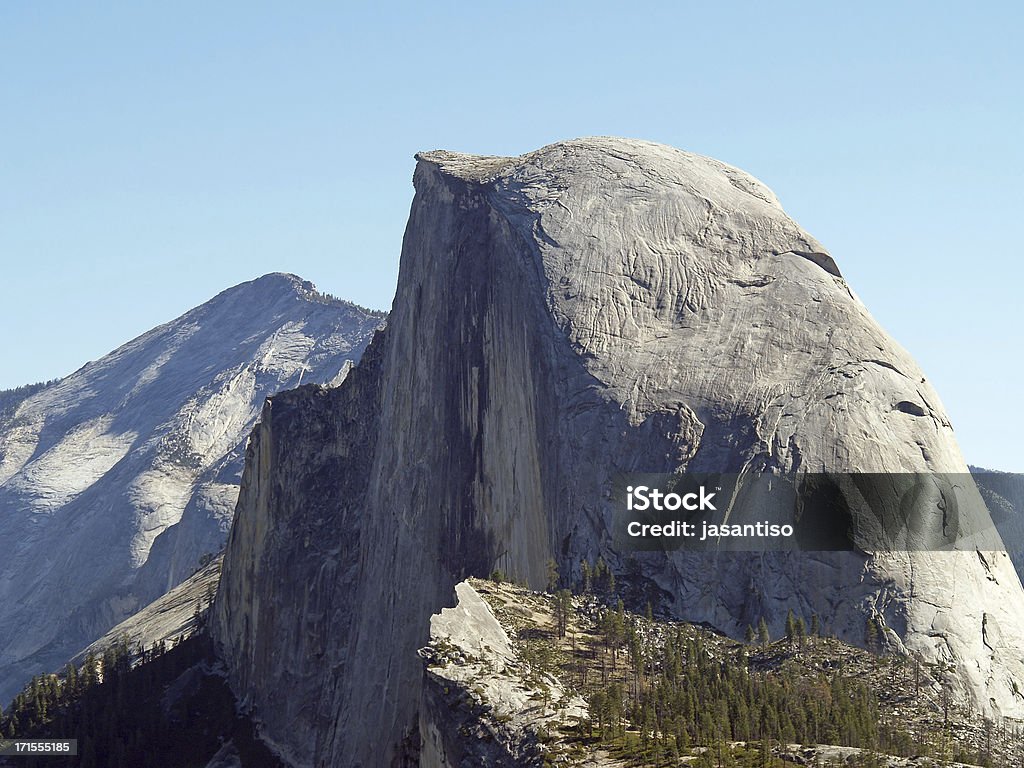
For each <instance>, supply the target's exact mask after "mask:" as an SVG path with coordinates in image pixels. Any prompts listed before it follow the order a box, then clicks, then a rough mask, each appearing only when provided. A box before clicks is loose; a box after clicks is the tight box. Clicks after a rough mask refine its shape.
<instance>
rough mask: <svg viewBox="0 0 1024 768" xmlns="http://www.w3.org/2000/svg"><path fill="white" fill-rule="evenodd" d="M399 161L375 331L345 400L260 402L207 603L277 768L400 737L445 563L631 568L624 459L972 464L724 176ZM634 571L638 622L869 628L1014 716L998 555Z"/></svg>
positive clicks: (827, 266)
mask: <svg viewBox="0 0 1024 768" xmlns="http://www.w3.org/2000/svg"><path fill="white" fill-rule="evenodd" d="M418 160H419V163H418V166H417V169H416V173H415V177H414V184H415V187H416V197H415V199H414V201H413V205H412V211H411V215H410V220H409V224H408V227H407V230H406V235H405V241H404V245H403V251H402V262H401V272H400V278H399V286H398V291H397V294H396V297H395V302H394V306H393V310H392V313H391V316H390V319H389V327H388V329H387V331H386V332H384V333H383V334H381V335H379V336H378V338H377V339H375V341H374V342H373V343H372V344H371V346H370V349H369V350H368V352H367V357H365V358H364V362H363V363H361V364H360V366H358V367H357V368H356V369H355V371H354V373H353V375H351V376H350V377H349V379H348V380H347V381H346V382H345V383H344V384H343V385H342V386H341V387H340V388H339V389H338V390H336V391H321V390H317V389H304V390H299V391H298V392H295V393H288V394H286V395H283V396H280V397H278V398H275V399H274V400H273V401H272V405H271V406H270V407H269V410H268V411H266V412H265V414H264V420H263V423H262V424H261V426H260V427H259V428H258V429H257V431H256V433H255V435H254V439H253V441H252V444H251V446H250V455H249V457H248V462H247V468H246V473H245V478H244V480H243V491H242V494H241V497H240V502H239V509H238V514H237V518H236V522H235V527H234V529H233V531H232V534H231V540H230V543H229V547H228V553H227V557H226V560H225V566H224V578H223V580H222V586H221V590H220V592H219V593H218V597H217V611H216V614H217V615H216V620H215V632H216V634H217V635H218V638H219V640H220V642H221V645H222V650H223V652H224V654H225V655H226V657H227V658H228V660H229V661H230V662H231V665H230V666H231V668H232V670H233V673H232V674H233V680H232V682H233V685H234V686H235V688H236V691H238V692H239V693H240V695H241V696H242V697H243V698H244V700H245V702H246V703H247V704H249V705H252V706H254V707H255V709H256V713H257V716H258V717H259V718H260V719H261V720H263V722H264V724H265V729H264V733H265V734H266V735H267V736H268V737H269V738H270V739H272V740H274V741H275V743H276V744H277V746H278V748H279V749H281V750H282V752H283V753H284V754H286V755H288V756H289V757H290V759H292V761H293V762H294V763H295V764H296V765H364V766H369V765H386V764H389V763H390V762H391V761H392V760H394V761H395V762H396V763H397V762H400V761H401V760H402V759H403V758H404V756H406V755H408V754H409V753H410V750H409V748H408V745H409V744H412V743H414V742H415V740H416V738H415V735H414V733H413V728H414V724H415V722H416V712H415V707H416V701H417V694H418V690H419V686H420V667H419V661H418V658H417V656H416V653H415V651H416V649H417V648H418V647H420V646H422V645H425V644H426V640H427V636H428V631H429V617H430V615H431V614H432V613H434V612H436V611H437V610H438V608H440V607H441V606H442V605H446V604H451V602H452V595H453V593H452V588H453V586H454V584H455V583H456V582H457V581H459V580H461V579H462V578H463V577H465V576H467V575H481V574H487V573H489V572H490V570H491V569H493V568H495V567H500V568H502V569H503V570H505V571H506V572H509V573H511V574H512V575H514V576H516V577H519V578H527V579H529V580H530V582H531V583H532V584H533V585H535V586H539V585H541V584H542V583H543V582H544V579H545V577H544V567H545V563H546V561H547V559H548V558H549V557H554V558H555V559H556V560H557V561H558V562H559V565H560V570H561V572H562V573H563V574H569V575H571V574H573V573H575V572H577V571H578V567H579V566H578V564H579V562H580V559H581V558H583V557H589V558H591V559H594V558H595V557H596V556H597V555H598V554H601V555H603V556H604V558H605V559H606V560H608V561H610V562H611V563H613V564H615V565H616V567H617V568H618V570H619V572H620V573H623V572H625V571H626V570H627V566H626V563H625V562H624V558H623V557H622V556H621V555H620V553H616V552H614V551H612V549H611V539H610V535H609V527H610V523H611V509H610V505H609V502H608V490H609V484H610V478H611V477H612V476H613V475H614V474H615V473H617V472H619V471H649V472H669V471H674V470H677V469H688V470H691V471H720V472H739V471H745V470H750V471H771V472H780V473H790V474H791V473H799V472H816V471H832V472H858V471H860V472H914V471H922V472H924V471H929V472H958V473H966V471H967V469H966V466H965V464H964V462H963V460H962V458H961V456H960V453H959V450H958V448H957V445H956V442H955V440H954V438H953V432H952V429H951V427H950V424H949V421H948V419H947V418H946V415H945V413H944V412H943V410H942V406H941V404H940V402H939V398H938V396H937V395H936V393H935V392H934V390H933V389H932V388H931V386H930V385H929V384H928V383H927V382H926V380H925V378H924V376H923V375H922V374H921V372H920V370H919V369H918V367H917V365H916V364H915V363H914V361H913V360H912V359H911V357H910V356H909V355H908V354H907V353H906V352H905V351H904V350H903V349H902V348H901V347H899V346H898V345H897V344H896V343H895V342H894V341H893V340H892V339H890V338H889V337H888V336H887V335H886V334H885V332H884V331H883V330H882V329H881V328H880V327H879V326H878V324H877V323H876V322H875V321H874V320H873V319H872V318H871V316H870V315H869V313H868V311H867V310H866V309H865V307H864V306H863V305H862V304H861V303H860V301H859V300H858V299H857V298H856V297H855V296H854V295H853V294H852V292H851V291H850V289H849V288H848V286H847V285H846V283H845V281H844V280H843V278H842V277H841V275H840V272H839V269H838V268H837V267H836V264H835V262H834V261H833V260H832V258H831V257H830V256H829V255H828V253H827V252H826V251H825V249H824V248H823V246H821V245H820V244H819V243H817V242H816V241H815V240H814V239H813V238H812V237H811V236H809V235H808V234H807V233H805V232H804V231H803V230H801V229H800V228H799V227H798V226H797V225H796V224H795V223H794V222H793V221H792V220H791V219H789V218H788V217H787V216H786V214H785V213H784V212H783V210H782V208H781V207H780V206H779V204H778V202H777V201H776V199H775V197H774V195H773V194H772V193H771V192H770V191H769V190H768V189H767V188H766V187H764V186H763V185H762V184H760V183H759V182H758V181H756V180H755V179H753V178H751V177H750V176H748V175H746V174H745V173H743V172H741V171H739V170H736V169H734V168H731V167H729V166H726V165H724V164H722V163H719V162H717V161H715V160H711V159H708V158H703V157H699V156H696V155H691V154H688V153H685V152H681V151H678V150H675V149H672V148H669V147H664V146H660V145H655V144H650V143H645V142H638V141H629V140H622V139H584V140H577V141H569V142H564V143H560V144H556V145H552V146H550V147H546V148H544V149H542V150H539V151H538V152H535V153H532V154H528V155H524V156H522V157H519V158H512V159H508V158H487V157H471V156H466V155H457V154H453V153H449V152H431V153H427V154H423V155H420V156H419V157H418ZM965 493H967V494H968V495H969V496H971V497H972V500H976V496H977V494H976V491H975V490H974V489H973V486H972V487H971V488H969V489H967V491H965ZM971 514H983V509H982V512H980V513H971ZM973 525H974V527H975V529H978V528H981V527H983V526H984V521H983V520H980V519H979V520H975V521H974V523H973ZM637 563H638V566H636V567H634V569H633V570H634V573H633V577H634V578H636V579H639V580H642V581H644V582H646V583H647V585H648V587H656V588H657V589H658V590H660V591H659V594H660V603H661V607H662V608H663V609H665V610H667V611H669V612H671V613H674V614H675V615H677V616H679V617H682V618H686V619H690V620H696V621H708V622H710V623H712V624H713V625H715V626H717V627H719V628H721V629H722V630H724V631H727V632H729V633H733V634H742V631H743V628H744V627H745V626H746V624H747V623H756V621H757V620H758V619H759V618H760V617H761V616H762V615H763V616H765V617H766V618H767V620H768V621H769V623H770V624H771V625H772V627H773V632H774V633H776V634H777V633H779V632H780V631H781V629H782V626H783V623H784V619H785V615H786V612H787V610H788V609H789V608H792V609H793V610H794V611H796V612H797V613H800V614H802V615H805V616H809V615H810V614H811V613H812V612H816V613H818V614H819V615H820V616H821V617H822V618H823V622H824V625H825V626H826V628H828V629H830V630H831V631H833V632H835V633H836V634H838V635H840V636H841V637H843V638H844V639H847V640H852V641H854V642H862V641H863V635H864V625H865V617H866V616H869V615H873V616H876V617H878V618H879V619H881V620H882V621H883V622H884V623H885V625H886V626H887V627H888V628H889V629H890V630H892V631H891V632H889V633H887V634H888V636H889V637H890V640H891V641H892V642H894V643H899V642H902V643H903V644H905V645H906V647H907V648H909V649H910V650H912V651H915V652H919V653H921V654H923V655H924V656H925V657H926V658H928V659H933V660H940V659H941V660H946V661H950V662H952V664H953V665H954V666H955V668H956V672H955V684H956V685H957V687H958V689H959V691H960V693H961V695H962V696H963V697H964V698H965V700H968V701H970V702H972V703H973V704H974V705H975V706H977V707H978V708H982V709H986V710H988V711H992V712H1000V713H1002V714H1018V715H1019V714H1022V713H1024V707H1022V699H1021V697H1020V696H1019V695H1018V694H1015V693H1014V690H1015V687H1014V686H1015V681H1016V685H1017V686H1018V687H1019V688H1020V690H1024V670H1022V669H1021V665H1020V661H1019V660H1018V659H1017V656H1016V653H1015V649H1016V648H1020V647H1022V643H1024V631H1022V620H1021V613H1022V611H1024V594H1022V589H1021V585H1020V581H1019V580H1018V578H1017V576H1016V574H1015V573H1014V571H1013V568H1012V566H1011V564H1010V562H1009V560H1008V559H1007V557H1006V556H1005V554H1003V553H992V552H986V553H984V554H983V555H978V554H977V553H976V552H974V551H973V550H971V551H966V552H965V551H952V552H942V553H935V552H910V553H888V554H877V555H874V556H860V555H855V554H853V553H812V554H808V553H805V554H764V555H761V554H742V553H731V554H720V555H717V556H716V555H714V554H692V553H691V554H682V553H679V554H675V555H669V556H666V555H664V554H659V555H655V554H648V555H643V556H640V557H638V558H637ZM284 690H286V691H289V695H288V696H281V695H280V691H284ZM293 692H294V693H293Z"/></svg>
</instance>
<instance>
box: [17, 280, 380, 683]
mask: <svg viewBox="0 0 1024 768" xmlns="http://www.w3.org/2000/svg"><path fill="white" fill-rule="evenodd" d="M383 321H384V316H383V314H382V313H373V312H369V311H367V310H363V309H361V308H359V307H356V306H354V305H352V304H349V303H347V302H342V301H338V300H335V299H331V298H329V297H326V296H324V295H321V294H319V293H317V292H316V290H315V289H314V287H313V285H312V284H311V283H308V282H305V281H302V280H300V279H299V278H297V277H295V276H294V275H285V274H272V275H266V276H264V277H262V278H259V279H258V280H253V281H251V282H248V283H244V284H242V285H239V286H236V287H234V288H231V289H229V290H226V291H224V292H223V293H221V294H220V295H218V296H216V297H215V298H213V299H212V300H210V301H209V302H207V303H205V304H203V305H202V306H200V307H197V308H196V309H193V310H191V311H190V312H187V313H186V314H184V315H182V316H181V317H180V318H178V319H176V320H173V321H171V322H169V323H166V324H165V325H162V326H160V327H158V328H155V329H153V330H152V331H149V332H148V333H146V334H143V335H142V336H140V337H139V338H137V339H135V340H133V341H130V342H128V343H127V344H125V345H124V346H122V347H120V348H119V349H117V350H115V351H114V352H111V353H110V354H109V355H106V356H105V357H103V358H102V359H100V360H97V361H95V362H91V363H88V364H87V365H85V366H83V367H82V368H81V369H80V370H78V371H76V372H75V373H73V374H71V375H70V376H67V377H65V378H63V379H61V380H60V381H57V382H55V383H51V384H49V385H48V386H46V387H44V388H43V389H41V390H39V391H36V392H33V393H31V394H30V396H28V397H26V398H24V399H21V400H19V401H17V402H14V403H9V407H6V408H4V409H3V412H2V413H0V552H2V553H3V554H2V555H0V701H3V702H6V701H8V700H9V699H10V697H11V696H13V695H14V693H15V692H16V691H17V690H18V689H19V688H20V687H21V685H22V684H23V683H25V682H26V681H27V679H28V678H29V677H31V676H32V675H33V674H36V673H39V672H47V671H51V670H53V669H57V668H59V667H60V666H62V665H63V663H64V662H65V661H66V660H67V659H68V657H69V656H71V654H73V653H75V652H76V651H78V650H80V649H81V648H82V647H83V646H85V645H87V644H88V643H90V642H92V641H93V640H95V639H96V638H98V637H99V636H101V635H102V634H103V633H104V632H106V631H107V630H108V629H110V628H111V627H112V626H113V625H115V624H116V623H118V622H120V621H122V620H123V619H125V618H126V617H128V616H130V615H131V614H132V613H134V612H135V611H137V610H138V609H139V608H141V607H142V606H144V605H146V604H147V603H150V602H151V601H152V600H154V599H155V598H157V597H158V596H160V595H161V594H163V593H165V592H166V591H167V590H168V589H170V588H171V587H173V586H174V585H175V584H178V583H179V582H181V581H183V580H184V579H186V578H188V577H189V575H190V574H192V572H193V571H194V570H195V568H196V566H197V565H198V563H199V560H200V558H201V557H202V556H203V555H204V554H213V553H216V552H219V551H220V549H221V548H222V547H223V545H224V542H225V540H226V538H227V529H228V526H229V525H230V521H231V515H232V513H233V511H234V506H235V503H236V502H237V497H238V480H239V476H240V474H241V470H242V461H243V456H244V450H245V440H246V438H247V436H248V434H249V432H250V431H251V430H252V427H253V425H254V423H255V421H256V418H257V416H258V415H259V412H260V409H261V407H262V404H263V400H264V399H265V398H266V397H267V396H268V395H271V394H273V393H275V392H277V391H279V390H281V389H283V388H286V387H292V386H295V385H297V384H299V383H302V382H321V383H327V382H331V381H338V380H340V378H341V377H343V375H344V373H345V371H347V369H348V367H349V366H350V365H351V363H352V361H354V360H356V359H358V357H359V355H360V354H361V353H362V350H363V349H364V348H365V346H366V344H367V343H368V342H369V340H370V337H371V336H372V334H373V331H374V329H375V328H377V327H378V326H380V325H381V324H382V323H383Z"/></svg>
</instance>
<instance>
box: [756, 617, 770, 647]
mask: <svg viewBox="0 0 1024 768" xmlns="http://www.w3.org/2000/svg"><path fill="white" fill-rule="evenodd" d="M757 637H758V640H760V642H761V650H762V651H763V650H766V649H767V648H768V643H770V642H771V641H772V636H771V635H770V634H769V633H768V622H767V621H765V620H764V616H762V617H761V621H760V622H759V623H758V625H757Z"/></svg>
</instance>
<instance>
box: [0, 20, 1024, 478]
mask: <svg viewBox="0 0 1024 768" xmlns="http://www.w3.org/2000/svg"><path fill="white" fill-rule="evenodd" d="M345 5H346V4H343V3H269V2H244V3H242V2H237V3H231V2H220V3H205V2H204V3H189V2H175V3H156V2H137V1H135V2H109V3H103V4H99V3H83V2H77V3H76V2H67V3H40V2H7V3H3V4H2V5H0V258H2V265H3V272H2V282H0V286H2V287H0V291H2V293H0V297H2V302H0V322H2V330H3V336H2V338H3V354H2V356H0V387H9V386H14V385H17V384H21V383H26V382H30V381H36V380H39V379H45V378H51V377H56V376H60V375H63V374H66V373H69V372H70V371H72V370H74V369H76V368H78V367H79V366H80V365H82V364H83V363H84V362H86V361H87V360H90V359H94V358H96V357H99V356H101V355H102V354H104V353H106V352H107V351H109V350H111V349H113V348H114V347H116V346H117V345H119V344H121V343H122V342H124V341H126V340H128V339H129V338H131V337H133V336H135V335H137V334H138V333H141V332H142V331H145V330H147V329H148V328H150V327H152V326H154V325H156V324H158V323H160V322H163V321H166V320H169V319H171V318H173V317H175V316H177V315H178V314H180V313H181V312H183V311H185V310H186V309H188V308H190V307H192V306H194V305H196V304H199V303H201V302H203V301H204V300H206V299H208V298H209V297H211V296H212V295H213V294H215V293H217V292H218V291H220V290H222V289H223V288H225V287H227V286H230V285H233V284H236V283H239V282H241V281H243V280H246V279H249V278H252V277H255V276H258V275H260V274H263V273H265V272H269V271H274V270H283V271H289V272H295V273H297V274H299V275H302V276H303V277H305V278H307V279H310V280H312V281H314V282H315V283H317V285H318V286H319V287H320V288H321V289H322V290H325V291H328V292H330V293H334V294H337V295H339V296H342V297H346V298H350V299H352V300H354V301H357V302H359V303H361V304H365V305H369V306H373V307H380V308H387V307H388V306H390V302H391V296H392V292H393V289H394V284H395V279H396V273H397V265H398V256H399V248H400V244H401V238H402V231H403V228H404V225H405V218H406V215H407V212H408V207H409V203H410V200H411V198H412V186H411V175H412V169H413V160H412V155H413V153H414V152H416V151H418V150H424V149H434V148H448V149H455V150H461V151H469V152H483V153H489V154H519V153H521V152H525V151H529V150H531V149H535V148H537V147H539V146H542V145H544V144H548V143H550V142H552V141H556V140H558V139H563V138H570V137H575V136H582V135H594V134H615V135H624V136H632V137H639V138H646V139H652V140H655V141H661V142H665V143H668V144H672V145H675V146H678V147H681V148H684V149H688V150H691V151H695V152H700V153H703V154H708V155H712V156H715V157H718V158H720V159H722V160H724V161H726V162H729V163H732V164H734V165H738V166H740V167H741V168H744V169H746V170H748V171H750V172H751V173H753V174H754V175H756V176H758V177H759V178H760V179H762V180H763V181H764V182H765V183H767V184H768V185H769V186H771V187H772V188H773V189H774V190H775V191H776V193H777V194H778V196H779V198H780V199H781V200H782V203H783V205H784V206H785V207H786V209H787V210H788V211H789V212H790V214H792V215H793V216H794V217H795V218H796V219H797V220H798V221H799V222H800V223H801V224H802V225H803V226H804V227H805V228H806V229H807V230H809V231H810V232H812V233H813V234H814V235H815V236H816V237H818V238H819V239H820V240H821V241H822V242H824V243H825V245H826V246H827V247H828V248H829V249H830V251H831V252H832V254H833V255H834V256H835V258H836V260H837V261H838V263H839V265H840V267H841V269H842V270H843V272H844V273H845V275H846V276H847V278H848V279H849V280H850V282H851V283H852V285H853V287H854V289H855V290H856V291H857V293H858V294H859V295H860V296H861V298H862V299H863V300H864V301H865V303H866V304H867V305H868V307H869V308H870V309H871V310H872V312H873V313H874V314H875V316H876V317H877V318H878V319H879V321H880V322H881V323H882V324H883V325H884V326H885V327H886V328H887V330H889V332H890V333H892V334H893V335H894V336H895V337H896V338H897V339H898V340H899V341H900V342H901V343H902V344H903V345H904V346H906V347H907V348H908V349H909V350H910V351H911V352H912V353H913V354H914V355H915V356H916V357H917V358H918V360H919V361H920V362H921V364H922V366H923V367H924V369H925V371H926V373H927V374H928V375H929V376H930V377H931V379H932V380H933V381H934V383H935V385H936V386H937V388H938V390H939V392H940V394H941V395H942V397H943V400H944V402H945V405H946V407H947V409H948V411H949V412H950V415H951V417H952V419H953V423H954V426H955V427H956V429H957V432H958V435H959V438H960V441H961V445H962V447H963V449H964V453H965V455H966V456H967V458H968V460H969V461H972V462H974V463H979V464H983V465H987V466H992V467H997V468H1003V469H1011V470H1017V471H1024V439H1022V433H1024V408H1022V407H1020V406H1019V398H1018V396H1019V393H1020V382H1021V380H1022V378H1024V365H1022V362H1021V354H1020V352H1019V351H1018V343H1017V337H1018V332H1019V329H1020V327H1021V320H1022V312H1024V311H1022V306H1024V299H1022V296H1021V286H1022V285H1024V265H1022V260H1021V258H1020V257H1021V244H1020V239H1019V232H1018V230H1019V226H1020V222H1021V221H1022V212H1024V192H1022V189H1024V151H1022V147H1021V136H1022V118H1024V107H1022V83H1024V54H1022V47H1021V40H1022V39H1024V25H1022V13H1021V11H1020V10H1019V5H1018V4H1016V3H1009V2H1006V3H995V2H993V3H986V4H984V5H983V6H982V5H981V4H967V3H964V4H958V5H955V4H952V3H925V2H908V3H891V2H885V3H854V4H851V3H842V4H840V3H820V2H818V3H811V2H806V3H799V4H792V3H779V2H775V3H753V2H751V3H740V2H733V3H711V2H706V0H703V1H702V2H689V3H688V2H680V3H668V2H666V3H661V4H648V3H643V2H632V3H614V4H611V3H608V4H602V3H595V2H579V3H577V2H556V3H540V2H537V3H533V2H517V3H511V2H504V3H498V2H487V3H442V2H429V3H415V4H412V3H410V4H407V5H395V4H392V5H387V6H382V5H380V4H377V5H375V7H374V8H372V9H370V8H368V7H367V8H364V9H362V10H357V9H353V8H346V7H345ZM367 6H369V4H367Z"/></svg>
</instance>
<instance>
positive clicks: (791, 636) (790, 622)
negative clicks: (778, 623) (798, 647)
mask: <svg viewBox="0 0 1024 768" xmlns="http://www.w3.org/2000/svg"><path fill="white" fill-rule="evenodd" d="M795 639H796V618H795V617H794V616H793V609H792V608H791V609H790V610H789V613H788V614H786V643H787V644H788V645H789V646H791V647H792V645H793V641H794V640H795Z"/></svg>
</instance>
